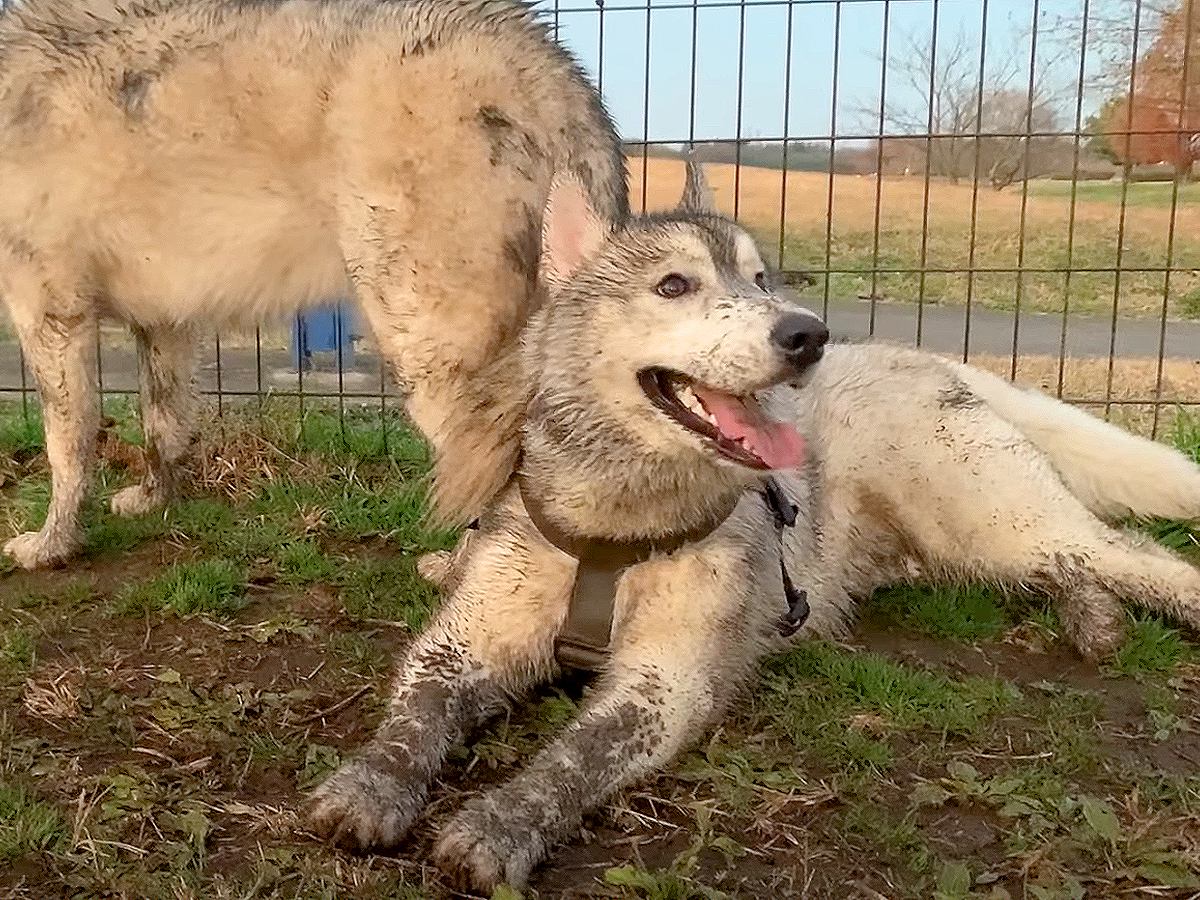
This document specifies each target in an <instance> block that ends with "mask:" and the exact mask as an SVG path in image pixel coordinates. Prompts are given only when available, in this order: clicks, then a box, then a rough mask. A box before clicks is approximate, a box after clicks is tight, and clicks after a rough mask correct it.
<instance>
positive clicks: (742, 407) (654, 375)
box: [638, 368, 804, 469]
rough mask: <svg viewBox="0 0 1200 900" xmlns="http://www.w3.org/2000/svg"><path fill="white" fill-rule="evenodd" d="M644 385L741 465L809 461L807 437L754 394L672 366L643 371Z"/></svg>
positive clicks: (688, 426)
mask: <svg viewBox="0 0 1200 900" xmlns="http://www.w3.org/2000/svg"><path fill="white" fill-rule="evenodd" d="M638 384H639V385H641V388H642V390H643V391H644V392H645V394H646V396H647V397H649V398H650V402H651V403H653V404H654V405H655V406H657V407H658V408H659V409H661V410H662V411H663V412H664V413H666V414H667V415H668V416H670V417H671V418H672V419H674V420H675V421H676V422H678V423H679V424H680V425H682V426H683V427H684V428H686V429H687V430H688V431H690V432H692V433H693V434H698V435H699V436H700V437H702V438H705V439H707V440H708V441H709V442H710V443H711V444H712V445H713V447H714V448H715V449H716V451H717V452H718V453H720V454H721V455H722V456H725V457H727V458H729V459H731V460H733V461H734V462H736V463H739V464H741V465H743V466H747V467H749V468H751V469H793V468H796V467H797V466H799V465H800V464H801V463H802V462H804V438H802V437H801V436H800V434H799V432H797V431H796V429H795V428H794V427H792V426H791V425H789V424H787V423H785V422H776V421H775V420H773V419H771V418H769V417H768V416H767V414H766V413H764V412H763V410H762V407H761V406H759V403H758V401H757V400H756V399H755V398H754V397H753V396H742V397H739V396H737V395H735V394H727V393H725V392H724V391H718V390H716V389H715V388H710V387H706V386H705V385H702V384H700V383H699V382H697V381H695V380H693V379H691V378H688V377H687V376H686V375H681V374H680V373H678V372H672V371H670V370H668V369H657V368H652V369H643V370H642V371H641V372H639V373H638Z"/></svg>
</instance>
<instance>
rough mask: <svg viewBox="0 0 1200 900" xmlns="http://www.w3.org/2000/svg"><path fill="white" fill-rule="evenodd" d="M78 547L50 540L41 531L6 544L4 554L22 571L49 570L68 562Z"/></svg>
mask: <svg viewBox="0 0 1200 900" xmlns="http://www.w3.org/2000/svg"><path fill="white" fill-rule="evenodd" d="M76 546H77V545H76V543H75V542H74V541H65V542H64V541H55V540H50V539H48V538H47V537H46V536H45V535H44V534H43V533H42V532H40V531H27V532H25V533H24V534H18V535H17V536H16V537H15V538H13V539H12V540H11V541H9V542H8V543H7V544H5V545H4V552H5V554H6V555H7V556H9V557H11V558H12V561H13V562H15V563H16V564H17V565H18V566H20V567H21V568H22V569H47V568H50V567H51V566H57V565H61V564H62V563H64V562H66V560H67V559H68V558H69V557H70V556H71V555H72V554H73V553H74V552H75V550H76Z"/></svg>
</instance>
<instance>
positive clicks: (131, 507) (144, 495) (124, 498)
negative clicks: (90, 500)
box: [110, 484, 166, 516]
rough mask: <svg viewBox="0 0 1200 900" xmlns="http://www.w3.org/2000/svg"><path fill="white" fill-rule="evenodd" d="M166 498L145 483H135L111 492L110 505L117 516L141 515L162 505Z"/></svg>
mask: <svg viewBox="0 0 1200 900" xmlns="http://www.w3.org/2000/svg"><path fill="white" fill-rule="evenodd" d="M165 503H166V498H165V497H163V496H162V494H161V493H159V492H157V491H152V490H150V489H148V488H147V487H146V486H145V485H142V484H135V485H131V486H130V487H126V488H121V490H119V491H117V492H116V493H115V494H113V497H112V500H111V502H110V506H111V508H112V511H113V513H114V514H115V515H118V516H143V515H145V514H146V513H151V512H155V511H156V510H159V509H161V508H162V507H163V505H164V504H165Z"/></svg>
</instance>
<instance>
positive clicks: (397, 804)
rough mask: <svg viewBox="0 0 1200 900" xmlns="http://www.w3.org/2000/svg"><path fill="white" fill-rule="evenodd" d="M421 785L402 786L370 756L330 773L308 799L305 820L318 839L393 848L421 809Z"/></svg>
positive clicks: (358, 846) (355, 847)
mask: <svg viewBox="0 0 1200 900" xmlns="http://www.w3.org/2000/svg"><path fill="white" fill-rule="evenodd" d="M424 794H425V792H424V789H423V787H414V786H412V785H408V784H404V783H403V782H401V781H400V779H398V778H396V777H395V776H394V775H392V774H390V773H388V772H387V771H385V770H384V769H383V768H382V767H381V766H380V765H379V764H378V763H376V762H373V761H371V760H370V759H369V758H364V759H355V760H351V761H350V762H348V763H346V764H345V765H344V766H342V767H341V768H340V769H338V770H337V771H336V772H334V773H333V774H332V775H331V776H329V778H328V779H326V781H325V783H324V784H322V785H321V786H320V787H319V788H317V790H316V791H314V792H313V794H312V797H310V798H309V801H308V804H307V809H306V811H305V818H306V819H307V822H308V827H309V828H310V829H311V830H312V831H313V832H315V833H316V834H317V835H318V836H320V837H322V838H324V839H326V840H330V841H332V842H333V843H335V844H337V845H338V846H340V847H344V848H346V849H348V850H355V851H358V852H366V851H368V850H387V849H391V848H393V847H395V846H396V845H397V844H399V843H400V841H401V839H403V837H404V835H405V833H406V832H407V831H408V829H409V827H410V826H411V825H412V823H413V821H414V820H415V819H416V818H417V815H418V814H419V813H420V811H421V807H422V806H423V804H424V799H425V797H424Z"/></svg>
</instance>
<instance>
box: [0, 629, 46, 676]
mask: <svg viewBox="0 0 1200 900" xmlns="http://www.w3.org/2000/svg"><path fill="white" fill-rule="evenodd" d="M36 656H37V650H36V644H35V642H34V639H33V635H31V634H30V633H29V631H28V630H26V629H24V628H14V629H12V630H10V631H8V632H4V633H0V673H2V672H5V671H7V672H11V673H13V674H17V675H21V674H24V673H25V672H28V671H29V670H30V669H32V668H33V663H34V660H35V659H36Z"/></svg>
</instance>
